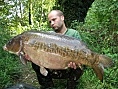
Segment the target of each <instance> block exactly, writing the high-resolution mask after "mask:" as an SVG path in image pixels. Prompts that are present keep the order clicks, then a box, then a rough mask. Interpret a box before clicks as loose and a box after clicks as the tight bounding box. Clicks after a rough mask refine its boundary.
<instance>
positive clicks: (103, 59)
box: [99, 55, 113, 67]
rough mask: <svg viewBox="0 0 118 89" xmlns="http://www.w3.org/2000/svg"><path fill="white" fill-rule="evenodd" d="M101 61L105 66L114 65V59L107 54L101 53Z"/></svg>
mask: <svg viewBox="0 0 118 89" xmlns="http://www.w3.org/2000/svg"><path fill="white" fill-rule="evenodd" d="M99 63H100V64H102V65H103V66H104V67H110V66H112V65H113V60H112V59H111V58H109V57H107V56H105V55H99Z"/></svg>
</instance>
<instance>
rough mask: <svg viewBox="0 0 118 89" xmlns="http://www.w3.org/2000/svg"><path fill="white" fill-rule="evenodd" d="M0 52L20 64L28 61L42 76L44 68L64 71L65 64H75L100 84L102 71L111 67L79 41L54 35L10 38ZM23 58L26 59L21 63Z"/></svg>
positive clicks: (33, 33) (108, 60)
mask: <svg viewBox="0 0 118 89" xmlns="http://www.w3.org/2000/svg"><path fill="white" fill-rule="evenodd" d="M3 48H4V50H6V51H11V52H12V53H14V54H17V55H18V56H20V59H21V60H22V62H25V61H27V60H30V61H31V62H33V63H35V64H37V65H38V66H40V69H41V70H40V72H41V73H42V74H43V75H45V76H46V75H47V74H48V72H47V70H46V69H45V68H49V69H56V70H58V69H67V68H68V63H70V62H75V63H76V65H77V67H80V64H82V65H85V66H89V67H91V68H92V69H93V70H94V72H95V74H96V75H97V77H98V78H99V80H101V81H103V75H104V73H103V72H104V67H109V66H111V65H113V61H112V59H111V58H109V57H107V56H105V55H102V54H98V53H96V52H93V51H91V50H90V49H89V48H88V47H87V46H86V45H85V44H84V43H83V42H82V41H81V40H78V39H76V38H73V37H68V36H64V35H60V34H56V33H55V34H54V33H48V32H41V31H26V32H23V33H21V34H19V35H17V36H15V37H13V38H12V39H11V40H10V41H9V42H8V43H7V44H6V45H5V46H4V47H3ZM25 54H27V55H28V56H29V57H30V59H25V58H24V57H23V56H24V55H25ZM23 64H25V63H23Z"/></svg>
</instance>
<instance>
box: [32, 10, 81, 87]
mask: <svg viewBox="0 0 118 89" xmlns="http://www.w3.org/2000/svg"><path fill="white" fill-rule="evenodd" d="M48 20H49V23H50V26H51V27H52V28H53V30H54V31H53V32H56V33H60V34H63V35H67V36H70V37H75V38H77V39H81V38H80V35H79V33H78V32H77V31H76V30H73V29H68V28H67V27H66V26H65V23H64V15H63V13H62V12H61V11H60V10H52V11H51V12H50V13H49V14H48ZM32 67H33V69H34V70H35V72H36V74H37V78H38V82H39V84H40V85H41V88H40V89H53V87H54V84H53V81H52V79H53V78H54V79H55V78H57V79H61V78H62V79H67V87H66V88H67V89H76V88H75V87H76V82H77V80H78V79H79V78H80V76H81V75H82V74H83V71H82V70H81V69H80V68H76V64H75V63H73V62H70V63H69V64H68V67H69V68H68V69H67V70H50V69H47V71H48V72H49V73H48V75H47V76H43V75H42V74H41V73H40V67H39V66H37V65H36V64H34V63H32Z"/></svg>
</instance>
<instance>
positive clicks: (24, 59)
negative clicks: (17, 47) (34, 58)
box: [19, 52, 27, 65]
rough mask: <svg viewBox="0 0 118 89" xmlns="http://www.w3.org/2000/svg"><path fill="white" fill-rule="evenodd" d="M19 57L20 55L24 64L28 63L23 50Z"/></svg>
mask: <svg viewBox="0 0 118 89" xmlns="http://www.w3.org/2000/svg"><path fill="white" fill-rule="evenodd" d="M19 57H20V60H21V62H22V63H23V64H24V65H26V64H27V60H26V58H25V56H24V54H23V52H20V53H19Z"/></svg>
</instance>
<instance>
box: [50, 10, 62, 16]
mask: <svg viewBox="0 0 118 89" xmlns="http://www.w3.org/2000/svg"><path fill="white" fill-rule="evenodd" d="M53 11H54V12H57V15H59V16H62V15H64V14H63V12H62V11H60V10H52V11H51V12H53ZM51 12H50V13H51Z"/></svg>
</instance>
